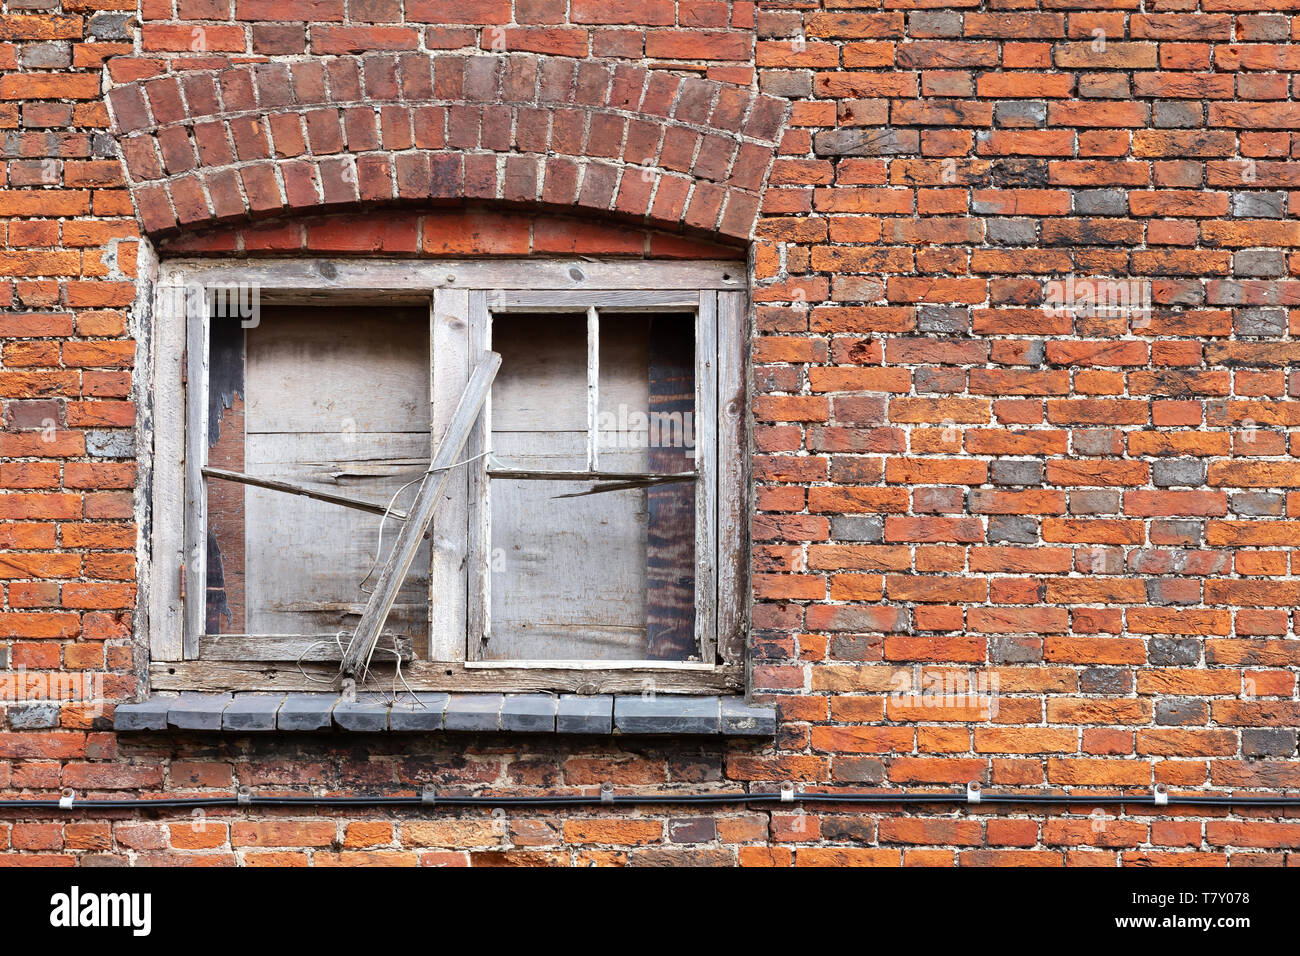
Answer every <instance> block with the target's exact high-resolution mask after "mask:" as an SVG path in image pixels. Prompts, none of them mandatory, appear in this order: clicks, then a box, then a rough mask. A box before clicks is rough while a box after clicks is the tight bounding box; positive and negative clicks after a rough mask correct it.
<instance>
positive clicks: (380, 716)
mask: <svg viewBox="0 0 1300 956" xmlns="http://www.w3.org/2000/svg"><path fill="white" fill-rule="evenodd" d="M388 707H389V703H388V698H387V697H382V696H380V695H379V694H358V695H357V699H356V700H355V701H347V700H340V701H339V702H338V703H337V704H335V705H334V713H333V717H334V723H335V724H336V725H337V726H338V727H339V728H340V729H342V730H351V731H354V732H356V733H378V732H379V731H382V730H387V729H388Z"/></svg>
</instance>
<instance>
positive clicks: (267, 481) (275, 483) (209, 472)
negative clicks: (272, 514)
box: [202, 467, 406, 521]
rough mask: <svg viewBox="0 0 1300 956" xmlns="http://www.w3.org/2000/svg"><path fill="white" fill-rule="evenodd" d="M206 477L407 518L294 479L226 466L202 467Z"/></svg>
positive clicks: (377, 513) (375, 505)
mask: <svg viewBox="0 0 1300 956" xmlns="http://www.w3.org/2000/svg"><path fill="white" fill-rule="evenodd" d="M202 474H203V477H204V478H216V479H218V480H219V481H234V482H238V483H239V484H241V485H252V486H253V487H254V488H265V489H267V490H268V491H282V492H284V493H285V494H287V495H302V496H303V497H304V498H311V499H313V500H315V501H325V502H328V503H329V504H334V505H341V506H342V507H344V508H353V509H355V510H357V511H366V512H369V513H370V514H376V515H385V514H386V515H388V517H390V518H396V519H397V520H399V521H405V520H406V512H405V511H399V510H398V509H396V508H394V509H392V510H389V509H388V508H387V507H385V506H384V505H381V504H376V503H374V502H371V501H362V500H361V499H360V498H349V497H348V496H347V495H336V494H333V493H332V492H329V491H321V490H320V489H318V488H311V487H309V486H307V485H299V484H295V483H294V482H292V481H281V480H279V479H278V478H259V477H258V476H256V475H245V474H243V473H242V472H238V471H226V470H225V469H224V468H209V467H204V468H203V469H202Z"/></svg>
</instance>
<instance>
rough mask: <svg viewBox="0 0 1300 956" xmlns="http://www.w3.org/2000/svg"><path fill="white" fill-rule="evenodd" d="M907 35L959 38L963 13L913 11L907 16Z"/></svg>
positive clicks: (931, 37) (953, 11)
mask: <svg viewBox="0 0 1300 956" xmlns="http://www.w3.org/2000/svg"><path fill="white" fill-rule="evenodd" d="M907 35H908V36H911V37H926V38H930V39H933V38H936V37H959V36H961V13H959V12H958V11H956V10H913V11H911V12H910V13H908V15H907Z"/></svg>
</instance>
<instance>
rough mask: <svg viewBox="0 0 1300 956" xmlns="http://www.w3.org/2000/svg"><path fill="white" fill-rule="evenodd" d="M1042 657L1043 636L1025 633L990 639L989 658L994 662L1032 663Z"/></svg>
mask: <svg viewBox="0 0 1300 956" xmlns="http://www.w3.org/2000/svg"><path fill="white" fill-rule="evenodd" d="M1042 659H1043V639H1042V638H1041V637H1030V636H1027V635H1024V636H1009V637H993V638H990V639H989V660H990V661H992V662H993V663H994V664H1032V663H1035V662H1037V661H1041V660H1042Z"/></svg>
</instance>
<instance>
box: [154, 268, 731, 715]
mask: <svg viewBox="0 0 1300 956" xmlns="http://www.w3.org/2000/svg"><path fill="white" fill-rule="evenodd" d="M744 276H745V267H744V266H743V265H742V264H739V263H725V262H681V263H678V262H648V261H622V262H618V261H608V262H605V261H602V262H590V261H568V260H513V261H506V260H473V261H457V262H449V261H442V262H434V261H427V262H408V261H383V260H351V261H349V260H315V259H313V260H276V261H271V262H262V263H249V262H245V261H218V260H197V261H189V262H173V263H169V264H165V265H164V266H163V268H162V272H161V275H160V277H159V284H158V290H159V294H158V295H157V296H156V303H155V309H154V315H153V321H152V325H153V349H152V352H153V354H154V355H155V356H156V359H155V360H154V362H153V369H152V382H153V388H152V389H151V396H150V397H151V399H152V409H151V410H150V411H151V414H152V417H151V419H150V418H146V422H149V421H151V422H152V427H153V435H152V438H153V445H154V448H155V469H154V480H153V485H152V491H153V496H152V497H153V501H152V504H153V511H152V523H151V525H150V538H151V542H150V543H151V547H150V553H149V554H148V555H146V556H145V557H146V560H147V562H148V565H149V567H148V569H147V572H146V573H147V575H148V577H147V578H146V579H145V580H147V581H148V584H149V589H148V592H147V614H146V615H144V616H143V619H142V620H141V621H140V626H141V629H142V630H145V631H147V634H148V638H149V644H150V648H151V655H152V665H151V681H152V684H153V686H154V687H155V688H157V689H225V690H252V689H260V690H293V689H303V690H311V689H319V688H320V685H321V684H322V683H328V682H330V681H331V679H332V678H333V676H334V675H335V674H337V672H338V664H337V661H338V660H339V656H340V653H339V652H338V651H337V650H335V649H333V648H325V649H321V648H316V649H313V650H312V651H311V653H309V654H307V655H306V657H305V658H304V659H303V660H302V661H301V663H295V662H296V660H297V656H296V655H295V654H292V653H286V654H285V655H284V657H283V658H282V659H279V660H277V659H276V648H277V646H283V647H285V648H286V649H287V650H289V649H293V648H296V647H298V645H300V644H302V643H303V641H304V638H303V636H302V635H287V636H276V635H221V636H219V637H218V636H215V635H205V634H204V633H203V628H204V611H203V603H202V601H201V600H193V601H189V602H185V601H183V600H182V593H188V594H190V595H194V594H198V595H202V594H203V583H204V581H205V575H206V569H205V568H204V564H203V562H204V548H203V547H202V545H203V543H204V541H205V537H204V535H205V532H204V530H203V529H204V527H205V499H204V495H203V493H202V489H203V486H204V484H205V480H206V479H216V480H223V479H224V480H240V479H239V478H238V477H232V475H231V474H219V473H218V472H219V471H221V469H214V468H211V467H206V466H205V464H204V463H203V456H202V455H201V454H193V453H190V454H187V453H186V449H187V447H188V448H193V449H202V448H204V447H205V445H204V444H203V443H204V441H205V440H206V416H205V414H203V410H204V409H206V395H205V393H204V391H203V390H204V389H205V388H206V385H207V348H206V335H207V332H206V329H207V324H208V319H207V315H208V308H209V306H208V303H207V301H206V298H205V296H204V295H203V294H202V292H201V290H203V289H211V288H213V287H218V288H220V287H222V286H230V285H232V284H236V283H245V284H251V285H254V286H255V287H256V288H257V289H258V290H259V292H260V301H261V303H262V304H263V305H322V306H330V305H341V304H347V305H352V304H371V305H413V304H420V303H424V304H425V305H426V306H428V307H430V326H429V336H430V348H431V350H432V353H433V355H434V356H435V360H434V361H433V363H432V365H433V367H432V369H431V378H432V384H431V393H430V397H431V404H432V409H431V419H432V433H433V434H434V435H439V434H441V433H442V432H444V431H445V430H446V428H447V426H448V424H449V419H450V416H451V414H452V410H453V408H454V407H455V404H456V400H457V398H458V397H459V395H460V394H461V393H463V391H464V389H465V386H466V385H467V384H468V379H469V375H470V369H471V363H472V362H473V363H476V362H477V360H479V359H481V358H482V357H483V355H484V354H485V353H486V351H487V350H488V348H489V345H490V329H491V322H492V316H493V315H495V314H507V313H510V312H543V311H548V310H550V311H565V312H570V311H573V310H575V309H579V310H582V311H587V312H588V315H589V320H590V316H593V315H595V316H598V315H599V314H600V313H601V312H602V311H609V312H616V313H624V312H634V311H637V310H645V311H655V310H658V311H661V312H676V311H683V312H690V313H692V314H694V316H695V317H696V335H697V342H696V348H697V361H698V362H699V367H698V368H697V376H696V385H697V388H698V390H699V395H697V402H698V404H697V409H696V411H697V415H698V417H699V420H701V424H703V419H704V418H705V417H706V416H708V418H709V420H710V421H711V422H713V423H715V425H716V427H714V428H712V429H703V428H702V429H701V431H702V432H703V431H711V432H712V434H711V435H701V436H700V438H701V441H700V449H699V452H698V454H699V455H700V458H701V467H700V468H699V470H698V475H692V476H687V475H650V474H646V473H641V472H632V471H615V470H613V469H610V470H608V471H601V470H600V468H599V467H591V468H579V469H573V472H574V473H573V474H572V475H563V476H560V475H556V474H550V475H548V476H546V477H547V478H555V477H572V478H575V479H576V478H579V477H581V478H582V479H585V480H586V481H587V482H588V485H587V486H584V487H585V491H584V494H586V495H591V496H594V497H597V498H601V497H604V495H605V493H606V492H611V493H616V492H617V489H618V488H619V487H620V486H621V485H625V486H627V487H640V486H642V485H643V484H655V483H660V482H664V483H667V482H671V481H688V480H689V481H693V482H698V483H699V484H700V485H701V487H703V488H706V489H707V490H706V492H705V493H704V494H702V495H700V496H699V499H698V507H699V509H700V516H701V517H700V520H699V521H698V523H697V534H698V538H699V542H701V543H700V544H699V545H697V546H698V547H699V551H698V553H697V578H696V588H697V614H696V626H697V635H698V642H699V649H698V654H697V655H694V656H697V657H698V659H696V660H662V661H660V660H608V661H606V660H559V659H548V660H523V659H517V660H495V659H485V658H484V656H483V655H482V653H481V647H482V644H481V639H482V636H483V634H484V633H490V627H491V623H490V605H489V604H488V599H489V598H488V592H489V590H490V581H489V580H488V573H487V570H486V561H487V559H488V548H489V547H490V540H491V539H490V533H491V530H490V527H489V522H488V520H487V519H488V507H487V496H488V493H489V485H490V482H491V481H494V480H502V479H507V478H518V479H522V480H527V478H528V476H527V475H526V474H524V472H527V471H529V469H512V468H510V467H505V466H502V465H501V464H500V463H497V462H492V460H491V459H488V458H482V459H479V460H478V461H477V462H475V463H474V464H472V465H470V466H468V467H466V468H462V469H459V470H458V472H457V473H453V474H451V475H450V476H449V479H448V481H447V489H446V490H445V491H444V494H443V496H442V501H441V502H440V503H439V505H438V508H437V510H436V512H435V514H434V517H433V520H432V525H431V528H430V530H431V533H432V539H433V540H432V548H431V554H430V569H429V591H430V594H431V601H430V614H431V626H430V632H429V651H428V655H427V657H421V658H420V659H416V660H411V661H409V663H407V664H405V665H404V666H403V676H404V678H405V680H406V681H407V683H409V684H410V686H412V687H413V688H416V689H428V690H498V691H500V690H507V691H527V690H550V691H567V692H574V691H580V692H588V693H589V692H595V691H599V692H627V691H640V690H645V688H646V687H647V686H652V687H653V688H654V689H655V690H657V691H660V692H667V693H674V692H676V693H691V692H700V693H703V692H717V691H720V690H721V691H731V692H735V691H737V690H741V689H743V687H744V677H743V662H744V648H745V635H746V630H747V591H748V583H747V582H748V546H747V542H748V516H749V506H748V464H747V462H748V454H747V447H748V441H747V431H746V421H747V414H746V411H745V409H746V407H747V406H746V387H745V382H746V378H747V376H746V355H747V344H746V343H747V337H746V325H747V316H748V307H747V299H746V296H745V292H744V285H745V283H744ZM180 287H188V288H190V289H197V290H200V292H199V294H197V295H196V294H189V295H184V296H177V295H176V294H175V290H176V289H177V288H180ZM597 331H598V330H597ZM182 382H185V383H186V384H185V387H184V388H182V387H181V383H182ZM485 417H486V416H485ZM486 429H487V426H483V427H480V428H478V429H476V430H475V432H474V433H473V434H471V436H470V439H469V444H468V446H467V448H466V449H465V450H464V452H463V457H467V458H468V457H473V456H476V455H479V454H481V453H482V452H484V451H485V450H486V449H485V447H484V443H485V442H486V441H487V440H488V437H487V436H488V434H489V431H488V430H486ZM706 444H707V445H708V447H704V446H705V445H706ZM490 462H491V463H490ZM591 464H593V465H598V464H599V460H598V457H597V459H596V460H595V461H593V462H591ZM205 470H206V472H207V474H205V473H204V472H205ZM234 474H236V475H238V473H234ZM243 477H248V476H243ZM259 480H263V479H259ZM338 497H346V496H338ZM353 503H354V504H356V502H353ZM335 504H340V505H344V504H345V503H344V502H342V501H339V502H335ZM359 504H360V506H361V507H362V509H363V510H365V509H366V506H367V504H369V503H367V502H360V503H359ZM182 573H183V574H184V577H185V584H184V586H183V587H182V585H181V575H182ZM359 597H360V596H359ZM385 640H387V638H385ZM381 646H384V645H383V644H381ZM391 647H392V648H393V650H392V652H391V653H390V654H383V655H378V656H376V658H375V660H374V669H375V671H376V676H377V677H378V678H379V679H385V678H384V675H385V674H386V673H388V672H389V671H391V666H390V665H388V664H386V663H385V661H384V660H382V659H381V658H383V657H389V658H390V659H391V657H392V656H393V654H403V657H405V654H404V653H403V652H404V650H405V648H404V646H403V645H402V644H401V639H400V638H393V642H392V644H391ZM313 658H319V659H317V660H314V659H313ZM331 660H332V661H333V663H331Z"/></svg>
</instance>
